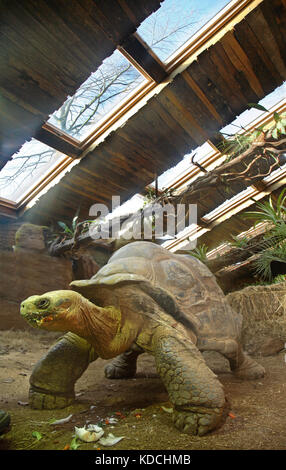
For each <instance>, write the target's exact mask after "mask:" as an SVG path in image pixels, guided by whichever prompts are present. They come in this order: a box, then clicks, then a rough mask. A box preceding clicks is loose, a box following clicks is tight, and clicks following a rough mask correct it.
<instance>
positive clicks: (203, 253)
mask: <svg viewBox="0 0 286 470" xmlns="http://www.w3.org/2000/svg"><path fill="white" fill-rule="evenodd" d="M208 251H209V249H208V247H207V246H206V245H205V244H204V243H203V244H202V245H199V246H197V247H196V248H195V249H194V250H191V251H188V254H189V255H191V256H194V257H195V258H197V259H199V260H200V261H202V262H203V263H204V262H205V261H206V260H207V252H208Z"/></svg>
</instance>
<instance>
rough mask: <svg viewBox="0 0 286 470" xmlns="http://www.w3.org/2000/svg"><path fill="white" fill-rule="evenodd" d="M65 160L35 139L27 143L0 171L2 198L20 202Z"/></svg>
mask: <svg viewBox="0 0 286 470" xmlns="http://www.w3.org/2000/svg"><path fill="white" fill-rule="evenodd" d="M64 158H66V157H65V156H64V155H63V154H61V153H59V152H57V151H56V150H54V149H52V148H51V147H48V146H47V145H45V144H42V143H40V142H38V141H37V140H35V139H32V140H31V141H30V142H26V143H25V144H24V145H23V146H22V147H21V149H20V151H19V152H18V153H15V154H14V155H13V157H12V160H10V161H9V162H7V163H6V165H5V166H4V167H3V168H2V170H1V171H0V197H1V198H5V199H9V200H10V201H13V202H16V203H17V202H19V201H20V200H21V199H22V198H23V197H24V196H25V195H26V194H27V193H28V192H29V191H30V190H32V189H33V188H34V186H35V185H36V184H37V183H38V182H39V181H40V180H41V179H42V178H44V177H45V176H47V174H48V173H49V172H50V171H51V170H52V169H53V168H54V167H55V166H57V165H58V164H59V163H60V162H61V161H62V160H63V159H64Z"/></svg>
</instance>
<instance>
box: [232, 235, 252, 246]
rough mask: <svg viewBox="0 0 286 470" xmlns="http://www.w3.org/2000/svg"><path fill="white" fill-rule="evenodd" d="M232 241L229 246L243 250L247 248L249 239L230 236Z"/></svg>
mask: <svg viewBox="0 0 286 470" xmlns="http://www.w3.org/2000/svg"><path fill="white" fill-rule="evenodd" d="M231 238H232V240H230V242H229V243H230V245H232V246H235V247H236V248H240V249H242V250H243V249H244V248H246V247H247V246H248V242H249V239H248V238H247V237H236V236H235V235H231Z"/></svg>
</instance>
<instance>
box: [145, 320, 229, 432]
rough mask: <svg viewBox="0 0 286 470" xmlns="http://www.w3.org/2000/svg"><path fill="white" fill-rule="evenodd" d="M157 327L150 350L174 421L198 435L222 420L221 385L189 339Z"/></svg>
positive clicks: (222, 399) (214, 426) (223, 397)
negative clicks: (171, 407)
mask: <svg viewBox="0 0 286 470" xmlns="http://www.w3.org/2000/svg"><path fill="white" fill-rule="evenodd" d="M159 330H160V329H158V330H157V331H156V333H155V335H154V337H153V340H154V343H153V353H154V355H155V361H156V366H157V370H158V373H159V374H160V376H161V378H162V380H163V382H164V385H165V387H166V389H167V391H168V394H169V398H170V401H171V402H172V403H173V405H174V413H173V420H174V424H175V426H176V427H177V428H178V429H179V430H180V431H182V432H185V433H187V434H198V435H199V436H202V435H204V434H206V433H207V432H209V431H211V430H213V429H215V428H217V427H219V426H221V425H222V424H223V423H224V421H225V418H226V416H227V411H228V405H227V402H226V399H225V395H224V391H223V387H222V385H221V383H220V382H219V381H218V379H217V377H216V375H215V374H214V373H213V372H212V371H211V370H210V369H209V368H208V367H207V365H206V363H205V361H204V359H203V357H202V355H201V353H200V352H199V350H198V349H197V347H196V346H195V345H194V344H193V343H192V342H191V341H189V340H186V339H185V338H183V337H182V338H181V339H180V337H179V336H178V337H174V336H171V335H170V331H169V330H167V331H165V332H164V333H163V334H161V333H160V331H159Z"/></svg>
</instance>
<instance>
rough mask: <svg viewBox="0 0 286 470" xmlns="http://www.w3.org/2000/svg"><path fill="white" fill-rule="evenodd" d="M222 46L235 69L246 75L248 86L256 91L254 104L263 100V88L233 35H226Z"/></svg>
mask: <svg viewBox="0 0 286 470" xmlns="http://www.w3.org/2000/svg"><path fill="white" fill-rule="evenodd" d="M221 44H222V46H223V48H224V49H225V52H226V54H227V55H228V57H229V59H230V60H231V62H232V63H233V65H234V66H235V68H236V69H237V70H238V71H239V72H242V73H243V74H244V75H245V77H246V79H247V82H248V84H249V85H250V87H251V89H252V90H253V91H254V93H255V97H254V98H252V102H256V100H259V99H260V98H262V97H263V95H264V92H263V89H262V86H261V84H260V82H259V80H258V78H257V77H256V75H255V73H254V71H253V69H252V66H251V62H250V61H249V59H248V57H247V55H246V53H245V52H244V50H243V49H242V47H241V46H240V44H239V43H238V42H237V40H236V39H235V37H234V36H233V33H232V32H228V33H226V34H225V36H224V37H223V38H222V39H221Z"/></svg>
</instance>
